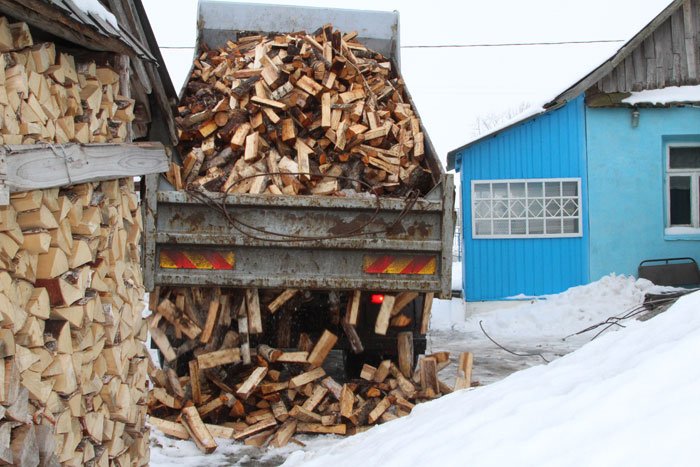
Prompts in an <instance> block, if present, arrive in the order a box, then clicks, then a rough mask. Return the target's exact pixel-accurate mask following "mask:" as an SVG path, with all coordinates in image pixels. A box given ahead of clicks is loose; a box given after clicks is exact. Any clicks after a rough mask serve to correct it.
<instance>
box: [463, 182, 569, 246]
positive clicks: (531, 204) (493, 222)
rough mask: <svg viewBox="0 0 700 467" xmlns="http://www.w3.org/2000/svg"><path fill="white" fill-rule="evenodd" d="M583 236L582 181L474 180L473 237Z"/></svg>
mask: <svg viewBox="0 0 700 467" xmlns="http://www.w3.org/2000/svg"><path fill="white" fill-rule="evenodd" d="M581 235H582V233H581V179H578V178H562V179H556V178H550V179H524V180H474V181H472V238H541V237H580V236H581Z"/></svg>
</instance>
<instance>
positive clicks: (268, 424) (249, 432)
mask: <svg viewBox="0 0 700 467" xmlns="http://www.w3.org/2000/svg"><path fill="white" fill-rule="evenodd" d="M274 426H277V422H276V421H275V419H274V417H268V418H266V419H264V420H261V421H259V422H258V423H256V424H255V425H253V426H250V427H248V428H246V429H244V430H241V431H237V432H236V433H235V434H234V435H233V439H235V440H237V441H238V440H241V439H245V438H248V437H249V436H253V435H254V434H256V433H260V432H261V431H265V430H268V429H270V428H272V427H274Z"/></svg>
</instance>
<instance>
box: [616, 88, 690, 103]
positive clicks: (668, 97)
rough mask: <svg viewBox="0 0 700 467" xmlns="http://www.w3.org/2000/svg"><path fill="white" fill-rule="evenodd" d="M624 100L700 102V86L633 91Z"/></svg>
mask: <svg viewBox="0 0 700 467" xmlns="http://www.w3.org/2000/svg"><path fill="white" fill-rule="evenodd" d="M622 102H624V103H625V104H630V105H636V104H656V105H665V104H671V103H674V102H700V86H669V87H667V88H663V89H651V90H645V91H639V92H633V93H632V95H631V96H629V97H627V98H625V99H622Z"/></svg>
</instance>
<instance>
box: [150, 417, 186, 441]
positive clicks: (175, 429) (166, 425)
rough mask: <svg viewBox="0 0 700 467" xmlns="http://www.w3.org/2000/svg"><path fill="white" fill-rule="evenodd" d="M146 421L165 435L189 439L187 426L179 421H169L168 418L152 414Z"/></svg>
mask: <svg viewBox="0 0 700 467" xmlns="http://www.w3.org/2000/svg"><path fill="white" fill-rule="evenodd" d="M148 423H150V424H151V425H153V426H154V427H156V428H158V429H159V430H160V431H162V432H163V433H165V434H166V435H168V436H172V437H173V438H178V439H190V434H189V433H188V432H187V428H185V427H184V426H183V425H182V424H180V423H177V422H171V421H170V420H165V419H162V418H158V417H154V416H152V415H151V416H150V417H148Z"/></svg>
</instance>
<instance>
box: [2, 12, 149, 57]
mask: <svg viewBox="0 0 700 467" xmlns="http://www.w3.org/2000/svg"><path fill="white" fill-rule="evenodd" d="M126 1H128V0H126ZM109 4H110V5H109V7H114V8H125V6H126V7H129V6H131V7H133V4H131V5H124V3H123V0H109ZM109 7H107V10H111V8H109ZM0 12H2V13H3V14H7V15H10V16H12V17H14V18H16V19H17V20H20V21H24V22H26V23H28V24H29V25H31V26H34V27H36V28H39V29H42V30H44V31H46V32H49V33H51V34H53V35H55V36H57V37H60V38H63V39H65V40H68V41H70V42H73V43H75V44H78V45H80V46H83V47H85V48H87V49H92V50H96V51H102V52H115V53H121V54H125V55H129V56H132V57H137V58H140V59H143V60H147V61H150V62H156V57H154V55H153V54H152V53H151V51H150V50H149V47H148V45H147V44H144V43H143V42H142V41H140V40H139V39H137V38H136V37H135V36H134V34H133V31H130V30H129V28H128V27H125V26H123V25H120V27H119V28H115V27H114V26H113V25H112V24H110V23H109V22H108V21H105V20H104V19H102V18H101V17H99V16H98V15H95V14H92V13H87V12H85V11H83V10H81V9H80V8H78V7H77V6H76V5H75V3H73V2H72V1H71V0H5V1H3V2H2V3H0Z"/></svg>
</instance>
